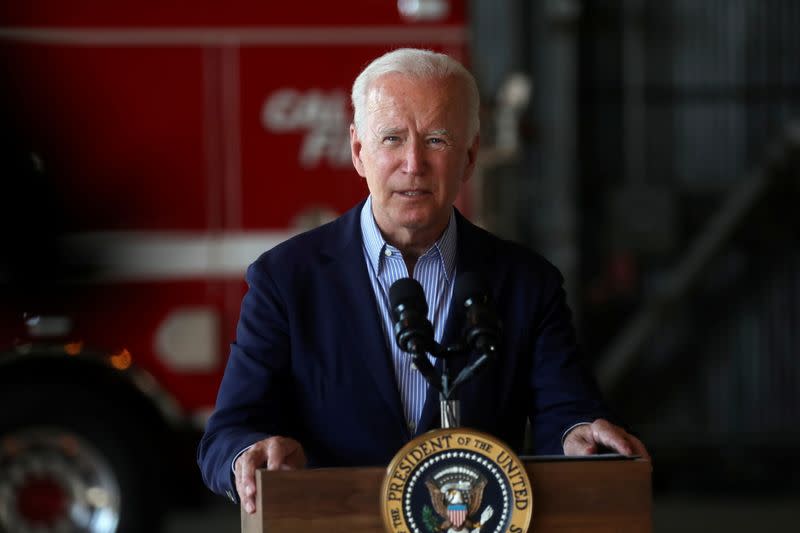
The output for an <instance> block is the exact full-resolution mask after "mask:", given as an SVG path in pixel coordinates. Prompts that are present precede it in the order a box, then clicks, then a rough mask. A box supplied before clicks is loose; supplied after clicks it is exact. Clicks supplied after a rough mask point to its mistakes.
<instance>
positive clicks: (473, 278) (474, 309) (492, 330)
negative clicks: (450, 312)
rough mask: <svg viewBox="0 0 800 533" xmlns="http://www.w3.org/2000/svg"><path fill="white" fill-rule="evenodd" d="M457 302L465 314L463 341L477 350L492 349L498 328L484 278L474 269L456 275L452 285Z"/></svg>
mask: <svg viewBox="0 0 800 533" xmlns="http://www.w3.org/2000/svg"><path fill="white" fill-rule="evenodd" d="M453 294H454V296H453V297H454V298H455V301H456V304H457V305H460V306H461V309H462V311H463V312H464V315H465V325H464V341H465V343H466V344H467V346H469V347H471V348H473V349H478V350H480V351H487V350H488V351H489V352H494V349H495V346H496V345H497V338H498V335H499V332H500V321H499V320H498V318H497V313H496V312H495V309H494V305H493V304H492V300H491V297H490V293H489V286H488V285H487V284H486V282H485V281H484V279H483V278H482V277H481V276H479V275H478V274H476V273H474V272H465V273H464V274H462V275H461V276H459V277H458V278H457V279H456V286H455V288H454V289H453Z"/></svg>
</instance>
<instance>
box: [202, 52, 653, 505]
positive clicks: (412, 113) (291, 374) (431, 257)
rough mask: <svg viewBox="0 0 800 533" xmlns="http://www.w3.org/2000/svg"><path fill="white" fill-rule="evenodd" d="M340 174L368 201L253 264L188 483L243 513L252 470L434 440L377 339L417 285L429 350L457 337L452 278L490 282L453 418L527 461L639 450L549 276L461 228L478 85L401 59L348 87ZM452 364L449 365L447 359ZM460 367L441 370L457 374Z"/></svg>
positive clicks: (407, 368)
mask: <svg viewBox="0 0 800 533" xmlns="http://www.w3.org/2000/svg"><path fill="white" fill-rule="evenodd" d="M352 100H353V107H354V110H355V116H354V123H353V125H351V126H350V145H351V151H352V158H353V165H354V166H355V169H356V171H357V172H358V174H359V175H360V176H361V177H363V178H364V179H366V182H367V187H368V188H369V197H368V198H367V199H366V200H365V201H364V202H362V203H361V204H359V205H357V206H356V207H354V208H353V209H352V210H350V211H349V212H348V213H346V214H344V215H343V216H342V217H340V218H339V219H337V220H335V221H334V222H332V223H330V224H327V225H325V226H322V227H320V228H317V229H315V230H312V231H310V232H307V233H304V234H302V235H299V236H297V237H295V238H293V239H290V240H289V241H287V242H285V243H283V244H281V245H279V246H277V247H275V248H274V249H272V250H270V251H268V252H266V253H265V254H263V255H262V256H261V257H260V258H259V259H258V260H257V261H256V262H255V263H253V264H252V265H251V266H250V268H249V269H248V272H247V280H248V284H249V290H248V292H247V294H246V295H245V298H244V301H243V303H242V311H241V317H240V320H239V325H238V328H237V337H236V342H235V343H234V344H233V345H232V347H231V354H230V358H229V360H228V365H227V368H226V370H225V376H224V378H223V380H222V384H221V386H220V390H219V396H218V398H217V405H216V410H215V412H214V414H213V416H212V417H211V419H210V420H209V423H208V428H207V430H206V433H205V435H204V437H203V440H202V442H201V444H200V448H199V452H198V459H199V462H200V465H201V469H202V472H203V477H204V479H205V482H206V484H208V486H209V487H210V488H211V489H212V490H214V491H215V492H218V493H220V494H222V493H225V494H227V495H228V496H229V497H230V498H231V499H232V500H234V501H236V496H237V495H238V496H239V498H241V500H242V503H243V505H244V508H245V509H246V510H247V511H249V512H254V511H255V497H254V496H255V476H254V472H255V470H256V469H257V468H260V467H264V466H265V467H267V468H268V469H292V468H300V467H303V466H305V465H306V464H308V465H309V466H355V465H385V464H387V463H388V462H389V461H390V460H391V458H392V456H393V455H394V454H395V453H396V452H397V451H398V450H399V449H400V448H401V447H402V446H403V445H404V444H405V443H406V442H408V441H409V440H410V439H412V438H413V437H414V436H416V435H419V434H420V433H422V432H425V431H428V430H431V429H434V428H436V427H437V425H438V420H439V402H438V393H437V392H436V391H435V390H433V388H432V387H429V386H428V384H427V383H426V381H425V379H424V378H423V377H422V376H421V375H420V372H419V371H417V370H416V367H414V365H413V364H412V362H411V358H410V357H409V356H408V355H407V354H405V353H403V352H402V351H401V350H400V349H399V347H398V346H397V343H396V340H395V339H394V336H393V334H392V318H391V310H390V308H389V307H390V304H389V299H388V289H389V287H390V286H391V285H392V284H393V283H394V282H395V281H396V280H398V279H399V278H403V277H413V278H415V279H417V280H418V281H419V282H420V283H421V284H422V286H423V287H424V290H425V295H426V297H427V300H428V306H429V316H428V318H429V320H430V321H431V323H432V324H433V326H434V334H435V339H436V340H437V341H438V342H440V343H442V344H445V345H447V344H450V343H452V342H454V341H455V340H456V339H457V336H458V333H459V328H460V327H461V324H458V319H457V318H456V316H455V315H456V313H450V308H451V299H452V295H453V285H454V280H455V278H456V276H458V275H459V274H461V273H465V272H475V273H478V274H479V275H481V276H482V277H483V278H484V279H488V280H491V283H490V285H491V287H490V290H491V293H492V296H493V298H494V301H495V303H496V306H497V311H498V314H499V316H500V319H501V321H502V323H503V329H502V336H501V339H500V349H499V356H498V357H497V358H496V359H495V360H494V361H493V363H492V364H491V365H490V366H489V367H488V368H486V369H485V370H484V371H483V372H482V373H480V374H479V375H477V376H476V377H475V379H473V380H471V381H469V382H467V383H466V384H465V385H464V387H463V389H462V390H461V394H460V398H461V410H462V423H463V425H464V426H468V427H471V428H474V429H478V430H481V431H485V432H487V433H491V434H493V435H495V436H496V437H498V438H500V439H503V440H504V441H506V442H507V443H508V444H509V445H510V446H512V447H513V448H517V449H519V448H520V447H521V445H522V441H523V434H524V427H525V420H526V418H529V419H530V421H531V427H532V428H533V444H534V451H535V452H536V453H542V454H552V453H566V454H573V455H580V454H591V453H596V452H597V451H598V449H599V448H601V447H605V448H610V449H613V450H616V451H617V452H620V453H623V454H641V455H645V456H646V454H647V452H646V450H645V448H644V446H643V445H642V443H641V442H640V441H639V440H638V439H636V438H635V437H633V436H632V435H630V434H628V433H627V432H626V431H625V430H623V429H621V428H620V427H618V426H615V425H613V424H611V423H610V422H608V421H607V420H606V418H609V416H610V415H609V413H608V412H607V410H606V409H605V407H604V406H603V404H602V402H601V400H600V398H599V394H598V392H597V390H596V387H595V386H594V382H593V380H592V378H591V376H590V375H589V374H588V373H587V371H586V369H585V367H584V365H583V362H582V360H581V357H580V354H579V351H578V348H577V346H576V342H575V335H574V331H573V328H572V325H571V320H570V313H569V310H568V308H567V306H566V303H565V295H564V291H563V289H562V288H561V284H562V278H561V276H560V275H559V273H558V271H557V270H556V269H555V268H554V267H553V266H552V265H550V264H549V263H548V262H546V261H545V260H544V259H542V258H541V257H540V256H538V255H536V254H535V253H533V252H531V251H528V250H526V249H524V248H522V247H520V246H518V245H515V244H513V243H510V242H506V241H503V240H501V239H498V238H497V237H494V236H492V235H490V234H489V233H486V232H485V231H483V230H481V229H479V228H477V227H475V226H474V225H472V224H470V223H469V222H468V221H467V220H466V219H464V218H463V217H462V216H461V215H460V214H459V213H458V212H457V211H456V210H455V209H454V208H453V202H454V201H455V198H456V196H457V194H458V192H459V190H460V188H461V186H462V184H463V183H465V182H466V181H467V180H468V179H469V178H470V175H471V174H472V171H473V169H474V168H475V159H476V157H477V154H478V145H479V135H478V129H479V128H478V126H479V124H478V105H479V100H478V90H477V86H476V84H475V80H474V78H473V77H472V76H471V75H470V74H469V72H467V70H466V69H464V67H463V66H462V65H461V64H459V63H458V62H456V61H455V60H453V59H451V58H449V57H447V56H445V55H442V54H436V53H433V52H429V51H424V50H414V49H401V50H396V51H394V52H390V53H388V54H386V55H384V56H382V57H380V58H378V59H376V60H375V61H373V62H372V63H371V64H370V65H369V66H367V68H366V69H364V71H363V72H362V73H361V74H360V75H359V76H358V78H357V79H356V80H355V83H354V84H353V92H352ZM459 358H461V359H463V360H459ZM469 362H470V361H469V360H467V356H459V357H456V358H455V360H453V361H452V365H453V366H454V367H456V368H459V367H460V368H463V367H464V366H466V365H467V364H469Z"/></svg>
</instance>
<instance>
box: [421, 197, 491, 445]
mask: <svg viewBox="0 0 800 533" xmlns="http://www.w3.org/2000/svg"><path fill="white" fill-rule="evenodd" d="M456 221H457V224H458V226H457V227H458V247H457V252H456V254H457V255H456V272H455V274H456V276H459V275H461V274H463V273H465V272H476V273H478V274H480V275H482V276H483V277H484V279H487V280H489V279H490V278H489V277H488V273H489V270H490V265H491V264H492V263H491V262H492V257H491V251H490V250H489V249H488V246H486V242H485V241H486V240H485V238H484V235H483V233H482V231H483V230H481V229H479V228H478V227H477V226H474V225H473V224H472V223H471V222H469V221H468V220H467V219H466V218H464V217H463V216H462V215H461V213H459V212H458V210H456ZM453 297H455V291H453ZM458 305H460V304H458V303H457V302H455V301H454V300H451V301H450V312H449V313H448V316H447V322H446V323H445V328H444V334H443V336H442V345H443V346H452V345H453V344H455V343H460V342H461V340H462V339H461V332H462V331H461V330H462V328H463V318H462V315H461V313H460V310H459V309H458V307H457V306H458ZM472 359H473V357H469V358H468V357H467V356H466V355H460V356H455V357H450V358H449V359H448V364H449V366H450V375H451V376H452V377H453V379H455V377H456V376H458V373H459V372H461V370H462V369H463V368H464V367H465V366H466V365H467V362H468V361H471V360H472ZM442 368H443V364H442V360H441V359H438V360H437V361H436V370H437V372H439V373H441V372H442ZM462 389H463V387H462ZM459 396H460V395H459V394H458V393H456V396H455V397H456V399H458V398H459ZM439 400H440V399H439V392H438V391H436V390H434V389H433V388H431V387H429V388H428V393H427V396H426V398H425V405H424V407H423V408H422V415H421V416H420V421H419V425H418V427H417V434H419V433H423V432H425V431H428V430H431V429H434V428H437V427H440V423H441V420H440V419H441V415H440V409H439Z"/></svg>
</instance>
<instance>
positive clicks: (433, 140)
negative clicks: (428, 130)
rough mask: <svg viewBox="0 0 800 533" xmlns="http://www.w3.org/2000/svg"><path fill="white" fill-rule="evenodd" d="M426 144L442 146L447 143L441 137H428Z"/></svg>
mask: <svg viewBox="0 0 800 533" xmlns="http://www.w3.org/2000/svg"><path fill="white" fill-rule="evenodd" d="M428 144H430V145H433V146H444V145H445V144H447V141H445V140H444V139H442V138H441V137H429V138H428Z"/></svg>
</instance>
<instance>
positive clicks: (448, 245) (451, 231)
mask: <svg viewBox="0 0 800 533" xmlns="http://www.w3.org/2000/svg"><path fill="white" fill-rule="evenodd" d="M361 236H362V238H363V241H364V249H365V250H366V252H367V257H368V258H369V262H370V264H371V265H372V269H373V272H375V275H376V276H377V275H379V274H380V272H381V267H382V265H383V261H384V259H385V255H384V253H385V252H386V250H387V249H388V250H391V251H392V252H397V251H398V250H397V248H395V247H394V246H392V245H391V244H389V243H387V242H386V240H384V238H383V235H382V234H381V230H380V229H378V224H377V223H376V222H375V217H374V215H373V214H372V196H369V197H368V198H367V201H366V202H364V207H362V208H361ZM457 237H458V229H457V227H456V217H455V210H454V209H453V208H452V207H451V208H450V220H449V221H448V223H447V227H446V228H445V230H444V233H442V236H441V237H439V240H437V241H436V242H435V243H434V244H433V246H431V248H430V249H429V250H428V251H426V252H425V253H424V254H423V255H422V257H426V256H429V255H430V254H433V253H436V254H438V256H439V258H440V259H441V267H442V269H443V272H444V275H445V278H447V280H448V281H449V280H450V279H451V277H452V275H453V271H454V269H455V266H456V242H457V241H458V238H457Z"/></svg>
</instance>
